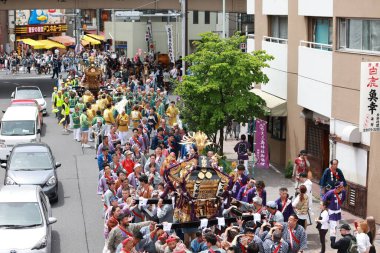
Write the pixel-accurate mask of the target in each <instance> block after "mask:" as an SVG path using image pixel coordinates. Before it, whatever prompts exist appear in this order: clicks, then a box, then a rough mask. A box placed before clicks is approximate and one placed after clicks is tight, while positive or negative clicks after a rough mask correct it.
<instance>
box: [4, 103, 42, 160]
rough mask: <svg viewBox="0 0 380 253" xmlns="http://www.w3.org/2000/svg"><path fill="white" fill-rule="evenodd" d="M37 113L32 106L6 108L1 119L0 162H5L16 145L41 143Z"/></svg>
mask: <svg viewBox="0 0 380 253" xmlns="http://www.w3.org/2000/svg"><path fill="white" fill-rule="evenodd" d="M38 113H39V112H38V109H37V108H36V107H32V106H15V107H13V106H11V107H8V109H7V110H6V112H5V113H4V116H3V118H2V119H1V126H0V160H7V156H8V155H9V153H10V151H11V150H12V148H13V146H14V145H16V144H19V143H29V142H40V141H41V122H40V118H39V117H38Z"/></svg>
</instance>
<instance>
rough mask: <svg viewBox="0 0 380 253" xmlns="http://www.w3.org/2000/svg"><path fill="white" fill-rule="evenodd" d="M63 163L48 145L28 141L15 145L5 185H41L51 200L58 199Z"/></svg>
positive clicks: (4, 166) (8, 162)
mask: <svg viewBox="0 0 380 253" xmlns="http://www.w3.org/2000/svg"><path fill="white" fill-rule="evenodd" d="M60 166H61V164H60V163H58V162H55V158H54V156H53V154H52V152H51V149H50V147H49V146H48V145H46V144H44V143H26V144H19V145H16V146H14V147H13V149H12V151H11V154H10V156H9V159H8V161H7V163H2V164H1V167H3V168H5V170H6V172H5V179H4V184H5V185H39V186H41V188H42V190H43V191H44V193H45V194H46V195H47V196H48V197H49V199H50V201H51V202H57V201H58V177H57V172H56V170H57V168H58V167H60Z"/></svg>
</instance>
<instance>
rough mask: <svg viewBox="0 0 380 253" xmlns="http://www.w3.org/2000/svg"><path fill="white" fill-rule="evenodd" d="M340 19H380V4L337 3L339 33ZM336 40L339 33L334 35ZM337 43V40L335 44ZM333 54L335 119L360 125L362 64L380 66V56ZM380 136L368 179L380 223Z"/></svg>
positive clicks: (370, 207)
mask: <svg viewBox="0 0 380 253" xmlns="http://www.w3.org/2000/svg"><path fill="white" fill-rule="evenodd" d="M338 18H362V19H365V18H369V19H370V18H377V19H379V18H380V2H379V1H376V0H365V1H355V0H334V20H335V22H334V31H338V27H337V25H338ZM334 35H335V37H336V36H337V33H335V34H334ZM334 41H335V42H336V41H337V38H336V39H335V40H334ZM334 46H335V50H337V51H334V52H333V91H332V97H333V99H332V118H334V119H337V120H341V121H345V122H349V123H352V124H354V125H357V124H358V123H359V110H360V108H359V104H360V64H361V63H362V62H380V56H375V55H369V54H366V53H363V54H359V53H350V52H345V51H339V49H338V48H337V47H338V45H337V43H336V44H335V45H334ZM379 155H380V133H372V134H371V142H370V148H369V159H368V160H369V163H368V175H367V215H371V216H374V217H375V219H376V220H379V219H380V202H379V201H378V200H379V199H380V192H379V191H378V185H379V182H380V160H379V159H378V157H379Z"/></svg>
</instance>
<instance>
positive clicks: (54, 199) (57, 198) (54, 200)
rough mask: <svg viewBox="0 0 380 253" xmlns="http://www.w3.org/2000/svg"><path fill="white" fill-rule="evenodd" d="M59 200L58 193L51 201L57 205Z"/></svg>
mask: <svg viewBox="0 0 380 253" xmlns="http://www.w3.org/2000/svg"><path fill="white" fill-rule="evenodd" d="M58 200H59V196H58V191H57V192H56V194H55V196H54V197H53V198H52V199H50V203H57V202H58Z"/></svg>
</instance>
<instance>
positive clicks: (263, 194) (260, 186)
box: [255, 180, 267, 206]
mask: <svg viewBox="0 0 380 253" xmlns="http://www.w3.org/2000/svg"><path fill="white" fill-rule="evenodd" d="M255 189H256V194H257V196H259V197H260V198H261V199H262V200H263V205H264V206H265V205H266V203H267V191H266V190H265V183H264V181H261V180H259V181H256V183H255Z"/></svg>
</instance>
